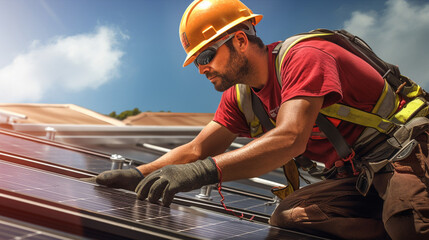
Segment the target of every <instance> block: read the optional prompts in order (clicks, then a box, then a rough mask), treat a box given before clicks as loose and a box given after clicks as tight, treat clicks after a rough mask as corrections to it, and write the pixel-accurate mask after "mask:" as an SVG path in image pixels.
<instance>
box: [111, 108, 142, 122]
mask: <svg viewBox="0 0 429 240" xmlns="http://www.w3.org/2000/svg"><path fill="white" fill-rule="evenodd" d="M139 113H141V111H140V110H139V109H138V108H134V109H133V110H125V111H123V112H121V113H120V114H116V111H113V112H111V113H110V114H109V116H110V117H112V118H116V119H119V120H124V119H125V118H127V117H129V116H135V115H137V114H139Z"/></svg>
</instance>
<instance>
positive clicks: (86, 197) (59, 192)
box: [0, 161, 312, 239]
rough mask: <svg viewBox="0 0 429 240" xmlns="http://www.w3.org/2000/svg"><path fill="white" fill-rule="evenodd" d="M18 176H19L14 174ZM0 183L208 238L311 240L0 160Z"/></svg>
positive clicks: (86, 208)
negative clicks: (167, 206)
mask: <svg viewBox="0 0 429 240" xmlns="http://www.w3.org/2000/svg"><path fill="white" fill-rule="evenodd" d="M17 176H19V177H17ZM0 188H2V189H7V190H9V191H13V192H16V193H20V194H25V195H29V196H33V197H36V198H41V199H48V200H50V201H53V202H56V203H61V204H64V205H67V206H73V207H77V208H80V209H85V210H88V211H92V212H96V213H100V214H103V215H106V216H110V217H115V218H118V219H123V220H126V221H130V222H134V223H140V224H142V226H143V225H154V226H158V227H161V228H167V229H169V230H172V231H176V232H179V233H183V234H186V235H192V236H196V237H200V238H208V239H285V238H291V239H312V237H310V236H308V235H302V234H299V233H294V232H291V231H286V230H283V229H277V228H273V227H270V226H269V225H267V224H260V223H256V222H249V221H243V220H239V219H237V218H232V217H230V216H226V215H223V214H218V213H214V212H210V211H206V210H202V209H197V208H188V207H183V206H180V205H177V204H173V205H172V206H171V208H166V207H162V206H160V205H157V204H151V203H148V202H147V201H140V200H137V199H136V198H135V195H134V193H132V192H128V191H119V190H115V189H109V188H105V187H100V186H96V185H92V184H89V183H85V182H82V181H79V180H77V179H72V178H69V177H65V176H61V175H57V174H53V173H49V172H44V171H40V170H37V169H32V168H28V167H25V166H20V165H16V164H13V163H9V162H4V161H0Z"/></svg>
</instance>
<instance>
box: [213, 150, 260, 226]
mask: <svg viewBox="0 0 429 240" xmlns="http://www.w3.org/2000/svg"><path fill="white" fill-rule="evenodd" d="M212 159H213V162H214V163H215V165H216V168H217V170H218V172H219V183H218V184H217V191H218V192H219V195H220V196H221V197H222V199H221V200H220V203H221V204H222V206H223V208H225V210H226V211H227V212H230V213H232V214H233V215H234V216H236V217H238V218H240V219H242V220H249V221H252V220H253V218H255V216H254V215H252V217H250V218H245V217H244V214H243V213H241V215H240V214H237V212H236V211H234V210H232V209H229V208H227V207H226V205H225V203H224V202H223V201H224V200H225V197H224V196H223V194H222V170H221V169H220V167H219V166H218V165H217V162H216V160H215V159H214V158H212Z"/></svg>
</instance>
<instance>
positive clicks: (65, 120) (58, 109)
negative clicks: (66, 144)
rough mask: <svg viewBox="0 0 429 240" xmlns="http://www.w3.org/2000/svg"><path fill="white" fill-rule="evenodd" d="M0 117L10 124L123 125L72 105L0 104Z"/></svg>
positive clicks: (115, 120)
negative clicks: (7, 118)
mask: <svg viewBox="0 0 429 240" xmlns="http://www.w3.org/2000/svg"><path fill="white" fill-rule="evenodd" d="M0 115H3V116H5V115H9V116H12V118H11V119H10V120H9V122H10V123H46V124H79V125H83V124H84V125H114V126H124V125H125V124H124V123H123V122H121V121H119V120H117V119H114V118H111V117H108V116H105V115H103V114H100V113H97V112H94V111H91V110H89V109H86V108H83V107H80V106H77V105H74V104H5V103H1V104H0Z"/></svg>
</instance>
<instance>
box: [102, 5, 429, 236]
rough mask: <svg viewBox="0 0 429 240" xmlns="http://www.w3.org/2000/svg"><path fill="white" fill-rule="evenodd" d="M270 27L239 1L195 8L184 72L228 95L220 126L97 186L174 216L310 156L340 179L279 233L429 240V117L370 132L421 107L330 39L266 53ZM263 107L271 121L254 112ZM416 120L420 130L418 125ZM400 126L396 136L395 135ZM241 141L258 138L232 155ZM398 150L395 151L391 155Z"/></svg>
mask: <svg viewBox="0 0 429 240" xmlns="http://www.w3.org/2000/svg"><path fill="white" fill-rule="evenodd" d="M261 19H262V15H258V14H254V13H253V12H252V11H251V10H250V9H249V8H248V7H247V6H245V5H244V4H243V3H241V2H240V1H238V0H217V1H216V0H196V1H194V2H192V3H191V4H190V5H189V7H188V8H187V9H186V11H185V13H184V15H183V17H182V21H181V23H180V31H179V34H180V41H181V43H182V46H183V48H184V49H185V51H186V53H187V56H186V59H185V62H184V64H183V66H187V65H189V64H191V63H194V64H195V66H196V67H197V69H198V71H199V73H200V74H204V75H205V76H206V77H207V79H208V80H209V81H210V82H211V83H212V84H213V85H214V88H215V89H216V90H218V91H221V92H223V95H222V99H221V102H220V104H219V107H218V109H217V111H216V113H215V116H214V119H213V121H212V122H210V123H209V124H208V125H207V126H206V127H204V129H203V130H202V131H201V132H200V133H199V135H198V136H197V137H196V138H195V139H194V140H193V141H191V142H189V143H187V144H185V145H182V146H180V147H177V148H175V149H173V150H172V151H170V152H169V153H167V154H165V155H163V156H162V157H160V158H159V159H157V160H156V161H153V162H151V163H149V164H145V165H141V166H139V167H138V168H137V169H131V170H113V171H108V172H104V173H101V174H100V175H99V176H98V177H97V179H96V181H97V182H98V183H100V184H104V185H107V186H111V187H122V188H126V189H130V190H135V191H136V193H137V196H138V198H139V199H142V200H143V199H146V198H147V199H148V200H149V201H150V202H153V203H156V202H158V200H159V199H160V198H162V204H163V205H165V206H169V205H170V204H171V202H172V200H173V197H174V195H175V194H176V193H177V192H183V191H190V190H193V189H197V188H200V187H202V186H204V185H209V184H214V183H221V182H222V181H231V180H237V179H243V178H251V177H256V176H260V175H262V174H265V173H267V172H269V171H272V170H274V169H276V168H279V167H281V166H283V165H285V164H287V163H289V162H293V159H297V158H298V156H299V157H303V158H306V159H311V160H314V161H317V162H321V163H324V164H325V166H326V169H327V171H326V172H329V171H330V170H332V169H333V170H332V171H330V176H329V179H325V180H322V181H320V182H318V183H315V184H312V185H309V186H306V187H304V188H302V189H296V187H295V189H293V190H294V191H293V193H291V194H290V195H288V196H287V197H285V198H284V200H282V202H281V203H280V205H279V206H278V208H277V209H276V210H275V211H274V213H273V215H272V217H271V219H270V224H272V225H275V226H279V227H284V228H291V229H298V230H300V231H305V232H309V233H314V234H323V235H328V236H332V237H339V238H346V239H350V238H353V239H382V238H387V236H390V237H391V238H393V239H405V238H407V239H429V198H428V196H429V194H428V189H429V174H428V157H426V156H428V145H427V142H428V135H427V133H426V132H425V131H426V130H427V122H426V120H425V119H426V117H425V116H426V115H427V108H426V112H425V114H423V113H422V111H421V110H419V112H418V113H419V114H414V115H413V116H409V117H408V118H407V120H405V121H404V122H400V121H399V120H398V121H396V120H395V121H393V120H391V121H390V120H385V121H382V120H380V121H381V122H380V123H378V125H376V126H375V127H374V126H373V125H370V123H366V122H373V120H374V119H376V118H377V116H378V118H380V116H381V117H384V118H389V119H393V118H394V117H395V116H396V115H393V114H394V113H398V112H401V109H402V108H404V106H407V109H411V107H412V106H411V105H405V104H407V101H406V100H407V99H405V98H401V97H400V96H399V97H398V93H395V91H390V90H389V86H388V84H386V81H385V80H384V79H383V77H382V76H381V75H380V74H379V73H378V72H377V71H376V70H375V69H374V68H373V67H371V65H369V64H368V63H367V62H366V61H365V60H363V59H361V58H360V57H358V56H356V55H354V54H353V53H351V52H350V51H347V50H345V49H344V48H342V47H340V46H339V45H337V44H335V43H332V42H330V41H326V40H324V38H323V37H324V36H325V35H326V34H325V35H323V33H318V34H319V35H317V34H316V35H311V36H310V37H308V38H305V39H303V38H300V39H299V40H297V41H295V42H293V43H287V44H289V45H288V47H287V48H285V44H283V46H281V43H279V42H276V43H272V44H270V45H264V43H263V42H262V41H261V39H260V38H259V37H257V36H256V31H255V27H254V26H255V25H257V24H258V23H259V22H260V21H261ZM280 46H281V48H280ZM401 89H402V88H401ZM398 91H399V90H398ZM398 91H397V92H398ZM420 92H421V91H420ZM389 96H392V97H389ZM410 99H411V98H410ZM259 100H260V102H261V105H260V106H262V109H263V110H264V111H265V114H266V116H267V117H266V119H265V120H264V117H261V115H260V111H259V113H257V111H256V110H255V105H254V102H255V101H259ZM392 101H393V102H394V103H395V104H388V103H391V102H392ZM332 106H336V110H335V111H334V110H332V109H333V107H332ZM424 106H426V105H424ZM422 109H423V108H422ZM319 112H320V113H323V115H324V117H323V118H324V119H325V120H326V119H327V120H328V122H329V124H330V125H333V126H334V128H335V129H336V130H335V131H338V132H339V133H340V134H339V135H341V137H340V138H342V140H341V141H343V142H345V143H346V144H345V147H344V148H346V149H343V150H346V151H345V152H347V151H349V152H347V154H348V155H347V156H342V155H343V153H341V150H342V149H341V147H338V149H336V148H337V147H336V146H335V144H333V143H331V141H330V139H329V136H327V135H328V133H326V134H325V133H324V131H322V132H321V131H319V121H317V125H318V126H315V122H316V119H317V120H319ZM354 112H358V113H359V114H355V115H353V113H354ZM361 112H362V114H361ZM383 112H387V113H383ZM331 113H332V114H331ZM350 113H351V114H350ZM363 113H365V114H363ZM366 113H368V114H366ZM403 113H404V112H403ZM383 114H384V115H385V116H384V115H383ZM404 114H405V113H404ZM348 115H353V116H355V118H356V119H357V120H356V119H355V120H353V121H351V120H349V119H348V118H347V116H348ZM373 115H374V116H373ZM375 115H377V116H375ZM336 116H340V117H336ZM356 116H357V117H356ZM360 116H368V117H367V118H365V120H361V119H360ZM417 116H420V117H421V119H420V118H419V119H418V120H419V121H417V120H416V121H414V120H413V119H415V118H416V117H417ZM422 116H423V117H422ZM378 118H377V119H378ZM397 118H398V119H399V117H397ZM267 119H268V120H267ZM411 120H412V122H413V125H412V127H413V128H406V129H408V130H410V129H413V131H411V130H410V131H408V132H407V134H408V135H406V136H408V137H405V138H400V137H398V136H397V135H398V134H396V135H395V136H394V137H395V139H405V140H403V141H402V140H401V141H399V140H398V143H396V142H395V143H392V141H387V140H383V141H379V142H380V143H377V144H378V145H376V146H371V147H369V146H370V145H371V144H372V145H374V144H375V143H374V142H375V140H374V139H380V137H379V136H380V135H383V136H384V137H386V136H387V137H391V136H393V135H392V134H393V133H397V129H402V130H401V131H402V132H401V133H403V132H404V131H405V130H404V129H403V128H401V127H404V126H409V125H407V123H408V122H410V121H411ZM264 121H265V123H264ZM374 121H376V120H374ZM267 122H268V123H267ZM270 122H271V124H272V125H273V127H272V128H271V127H269V126H268V125H267V124H270ZM390 122H394V123H392V124H394V125H391V128H388V129H384V128H383V127H384V126H385V125H386V126H390V125H389V124H390ZM361 123H362V124H363V125H361ZM274 126H275V127H274ZM392 126H393V127H392ZM416 126H417V127H416ZM374 129H375V130H374ZM392 129H394V130H395V132H394V131H393V130H392ZM415 129H418V131H417V130H415ZM322 130H323V129H322ZM380 132H381V133H382V134H380ZM410 132H412V133H410ZM389 134H390V135H389ZM238 136H245V137H252V138H255V139H254V140H253V141H252V142H250V143H249V144H247V145H245V146H243V147H242V148H239V149H236V150H234V151H229V152H225V150H226V149H227V148H228V147H229V146H230V144H231V143H232V142H233V141H234V139H235V138H236V137H238ZM401 136H402V135H401ZM404 136H405V135H404ZM389 139H391V138H389ZM387 142H389V144H390V145H391V146H394V147H389V148H381V146H382V147H384V146H385V145H386V144H387ZM385 143H386V144H385ZM405 143H406V144H405ZM383 144H384V145H383ZM395 144H396V145H395ZM390 145H389V146H390ZM376 148H377V149H376ZM374 149H376V150H374ZM380 149H382V150H380ZM386 149H387V150H386ZM363 150H365V151H363ZM343 152H344V151H343ZM399 153H400V154H399ZM383 154H384V156H382V155H383ZM375 159H376V160H377V161H375ZM380 159H384V160H385V159H388V160H389V161H387V160H386V161H384V160H383V161H384V162H383V161H382V160H380ZM291 160H292V161H291ZM364 160H365V161H364ZM364 163H368V164H367V165H365V164H364ZM374 163H380V164H379V165H377V166H378V167H374V166H375V165H374ZM381 163H383V164H381ZM374 169H376V170H374ZM136 170H137V171H136ZM362 173H368V174H367V175H365V174H364V175H362ZM361 175H362V176H361ZM143 176H144V177H143ZM359 181H360V182H359ZM362 181H363V182H362ZM365 181H366V182H365ZM356 182H358V183H359V184H358V185H359V186H358V187H357V186H356ZM368 182H369V184H368ZM371 186H373V187H371Z"/></svg>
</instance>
